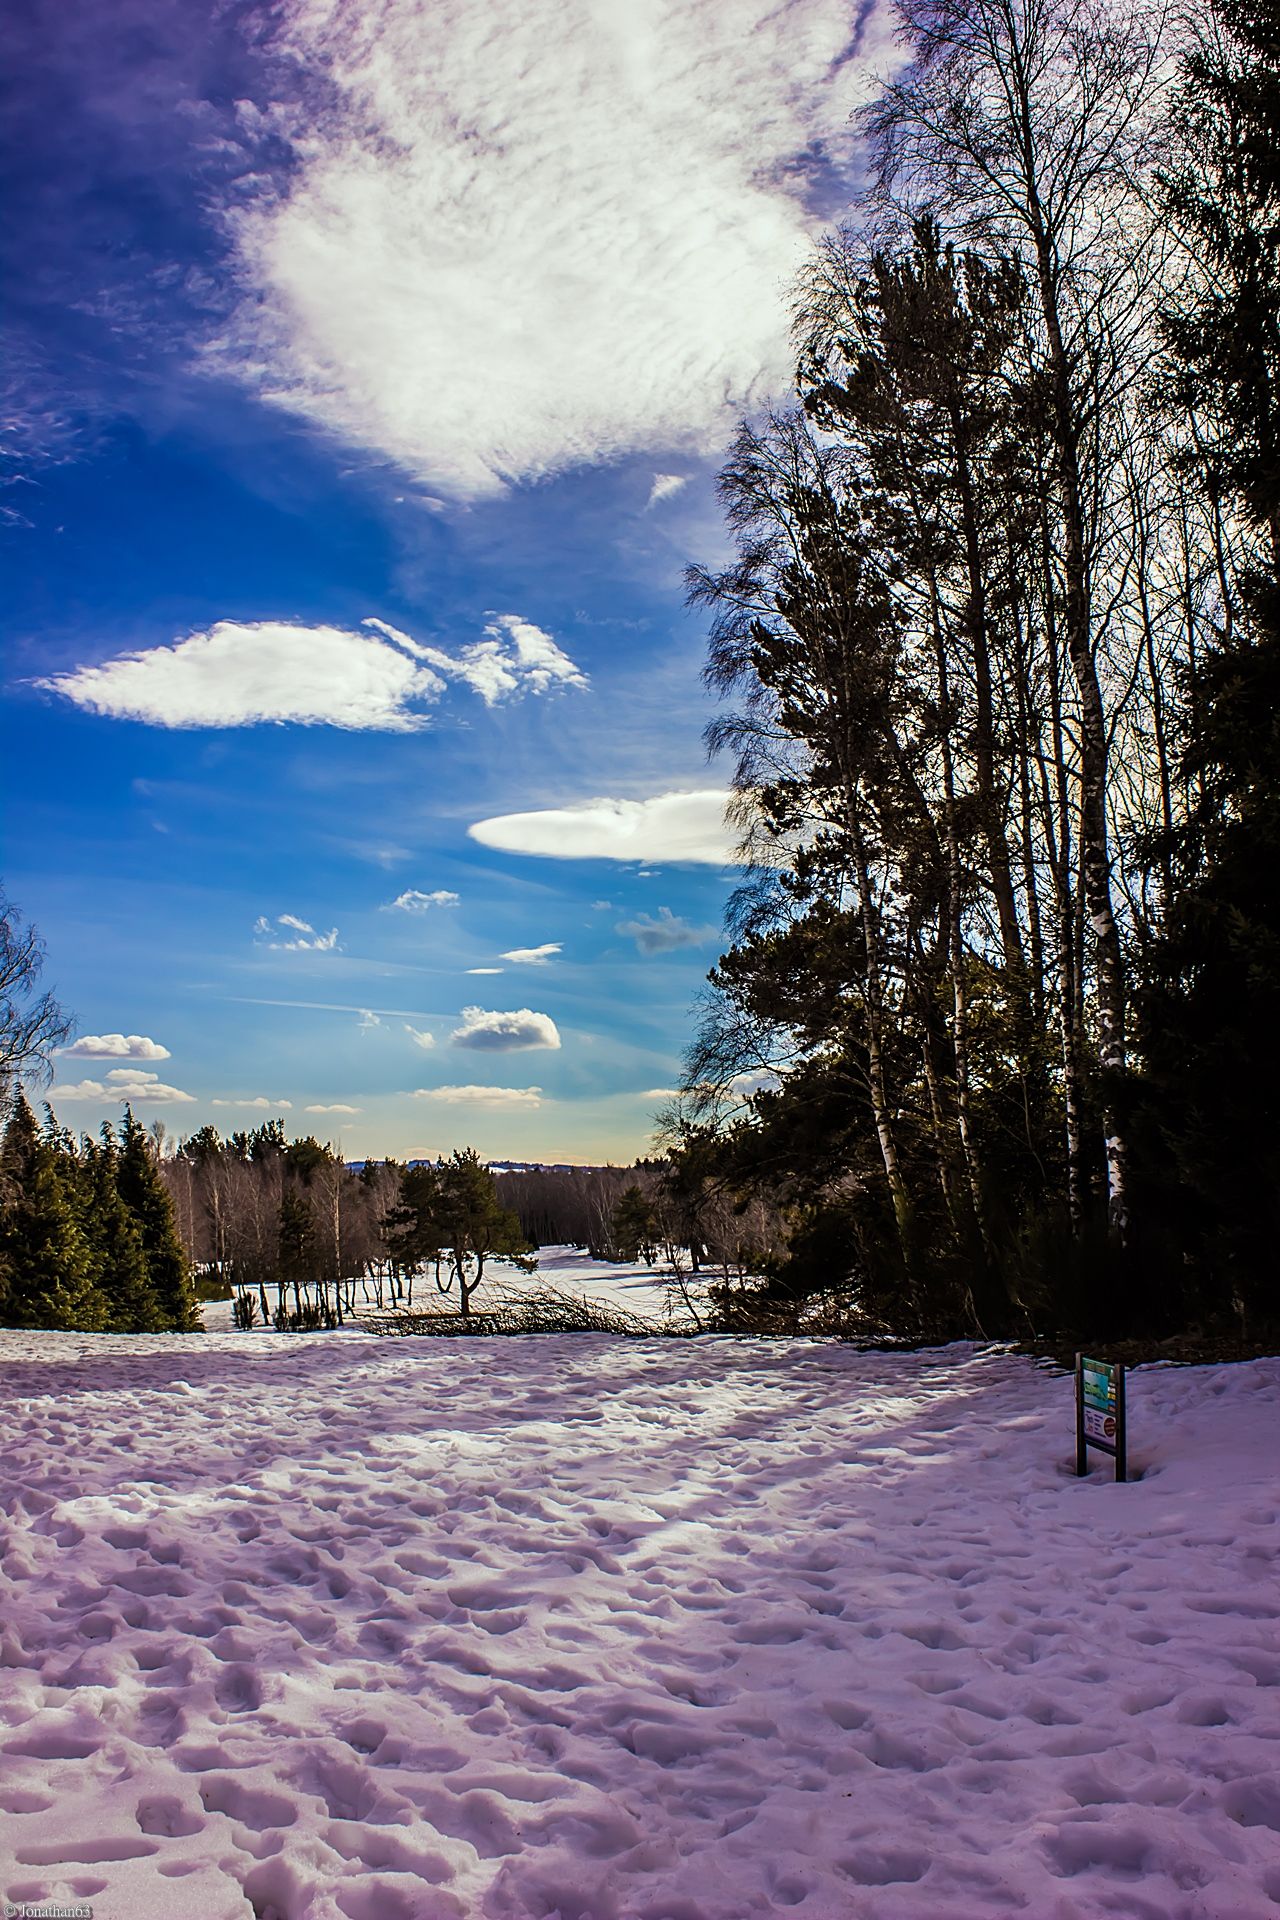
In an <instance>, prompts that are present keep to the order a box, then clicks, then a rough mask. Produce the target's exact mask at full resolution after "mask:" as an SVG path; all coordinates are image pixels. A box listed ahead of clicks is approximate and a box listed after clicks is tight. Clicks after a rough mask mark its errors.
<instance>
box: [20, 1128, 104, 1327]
mask: <svg viewBox="0 0 1280 1920" xmlns="http://www.w3.org/2000/svg"><path fill="white" fill-rule="evenodd" d="M61 1158H62V1156H61V1155H60V1154H59V1153H58V1151H57V1149H56V1148H55V1147H54V1146H53V1144H52V1143H51V1142H50V1141H49V1140H48V1139H46V1138H44V1137H42V1136H41V1133H40V1130H39V1128H38V1127H37V1126H36V1121H35V1116H34V1114H33V1113H32V1111H31V1108H30V1107H29V1106H28V1104H27V1102H26V1099H25V1098H24V1096H23V1094H22V1093H21V1092H19V1093H18V1095H17V1098H16V1099H15V1101H14V1103H13V1108H12V1112H11V1114H10V1118H9V1122H8V1125H7V1127H6V1128H5V1134H4V1141H3V1144H2V1145H0V1192H2V1194H3V1200H2V1204H0V1320H2V1321H3V1324H4V1325H6V1326H10V1327H50V1328H60V1329H65V1330H74V1331H79V1332H85V1333H97V1332H100V1331H101V1330H102V1328H103V1327H104V1326H105V1324H106V1318H107V1313H106V1302H105V1301H104V1299H103V1297H102V1294H101V1293H100V1292H99V1290H98V1287H97V1285H96V1280H95V1274H94V1263H93V1258H92V1254H91V1251H90V1248H89V1245H88V1243H87V1241H86V1239H85V1235H84V1232H83V1230H82V1227H81V1223H80V1220H79V1218H78V1214H79V1208H78V1206H77V1204H76V1200H77V1196H76V1194H75V1190H74V1183H73V1181H72V1180H71V1179H69V1178H68V1177H67V1171H66V1169H64V1168H63V1166H62V1165H60V1160H61Z"/></svg>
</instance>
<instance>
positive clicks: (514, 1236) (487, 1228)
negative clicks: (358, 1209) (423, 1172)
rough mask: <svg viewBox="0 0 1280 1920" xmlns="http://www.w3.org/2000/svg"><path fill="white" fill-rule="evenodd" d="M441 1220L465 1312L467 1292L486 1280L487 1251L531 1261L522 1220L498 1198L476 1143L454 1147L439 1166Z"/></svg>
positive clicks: (468, 1308) (525, 1262) (468, 1305)
mask: <svg viewBox="0 0 1280 1920" xmlns="http://www.w3.org/2000/svg"><path fill="white" fill-rule="evenodd" d="M437 1178H438V1182H439V1195H440V1201H439V1206H440V1212H439V1220H440V1224H441V1227H442V1228H443V1232H444V1235H445V1237H446V1239H447V1241H448V1244H449V1247H450V1249H451V1254H452V1266H453V1278H454V1279H456V1280H457V1283H458V1300H459V1305H460V1307H461V1310H462V1312H463V1313H464V1314H469V1313H470V1312H471V1296H472V1295H473V1294H474V1293H475V1291H476V1289H477V1287H479V1285H480V1282H481V1281H482V1280H483V1279H484V1267H485V1261H486V1260H487V1259H488V1258H489V1256H490V1255H491V1254H497V1255H499V1256H504V1257H506V1258H507V1259H511V1260H514V1261H515V1263H516V1264H517V1265H519V1266H524V1267H525V1268H526V1269H527V1268H529V1267H531V1266H533V1265H534V1264H535V1262H533V1261H532V1260H531V1259H530V1258H529V1257H528V1256H529V1253H530V1248H529V1245H528V1242H527V1241H526V1240H525V1237H524V1235H523V1233H522V1232H521V1230H520V1222H519V1219H518V1218H517V1217H516V1215H515V1214H514V1213H513V1212H512V1211H511V1210H510V1208H508V1207H504V1206H503V1205H502V1203H501V1202H500V1200H499V1199H498V1189H497V1187H496V1185H495V1183H494V1178H493V1175H492V1174H491V1173H490V1171H489V1169H488V1167H486V1166H484V1165H483V1163H482V1162H481V1160H480V1157H479V1155H478V1154H477V1153H476V1152H475V1150H474V1148H472V1147H466V1148H461V1149H458V1150H456V1151H455V1152H454V1153H453V1154H452V1156H451V1157H450V1159H449V1160H448V1161H446V1162H445V1163H444V1164H442V1165H441V1167H440V1168H439V1170H438V1174H437Z"/></svg>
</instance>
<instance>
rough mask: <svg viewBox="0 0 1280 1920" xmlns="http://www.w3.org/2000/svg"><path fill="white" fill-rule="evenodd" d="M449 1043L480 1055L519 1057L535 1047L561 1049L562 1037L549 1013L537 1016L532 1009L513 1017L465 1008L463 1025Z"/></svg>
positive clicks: (526, 1008) (479, 1008)
mask: <svg viewBox="0 0 1280 1920" xmlns="http://www.w3.org/2000/svg"><path fill="white" fill-rule="evenodd" d="M449 1041H450V1044H451V1045H452V1046H455V1047H471V1048H473V1049H474V1050H475V1052H477V1053H517V1052H522V1051H525V1050H528V1049H530V1048H533V1047H551V1048H558V1047H559V1045H560V1034H559V1031H558V1029H557V1027H556V1023H555V1021H554V1020H553V1019H552V1018H551V1015H550V1014H549V1013H534V1012H533V1010H532V1008H530V1007H519V1008H517V1009H516V1011H515V1012H514V1013H489V1012H487V1011H486V1010H485V1009H484V1008H483V1007H464V1008H463V1009H462V1025H461V1026H460V1027H455V1028H454V1030H453V1032H452V1033H451V1034H450V1035H449Z"/></svg>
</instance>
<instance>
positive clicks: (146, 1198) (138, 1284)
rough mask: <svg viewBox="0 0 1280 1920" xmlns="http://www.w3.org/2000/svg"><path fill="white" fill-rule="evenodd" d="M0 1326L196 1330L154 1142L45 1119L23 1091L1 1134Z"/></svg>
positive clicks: (130, 1130) (130, 1125)
mask: <svg viewBox="0 0 1280 1920" xmlns="http://www.w3.org/2000/svg"><path fill="white" fill-rule="evenodd" d="M0 1326H5V1327H57V1328H73V1329H78V1330H80V1331H83V1332H88V1333H197V1332H199V1331H200V1330H201V1324H200V1314H199V1309H198V1307H197V1305H196V1296H195V1293H194V1290H193V1288H192V1283H191V1272H190V1267H189V1264H188V1260H187V1256H186V1253H185V1251H184V1249H183V1246H182V1243H181V1240H180V1239H179V1237H178V1233H177V1230H176V1223H175V1220H174V1213H173V1207H172V1205H171V1203H170V1200H169V1195H168V1193H167V1192H166V1191H165V1187H164V1183H163V1181H162V1179H161V1177H160V1170H159V1163H158V1159H157V1155H156V1151H155V1144H154V1142H153V1141H152V1140H151V1138H150V1137H149V1136H148V1135H147V1133H146V1131H145V1130H144V1128H143V1127H141V1126H140V1125H139V1123H138V1122H137V1121H136V1120H135V1119H134V1117H133V1115H132V1113H131V1112H129V1111H128V1110H126V1112H125V1116H124V1122H123V1125H122V1126H121V1128H120V1130H119V1132H118V1133H117V1132H115V1131H114V1130H113V1129H112V1128H111V1127H109V1126H104V1127H103V1129H102V1132H101V1134H100V1135H99V1137H98V1138H97V1139H96V1140H93V1139H90V1138H89V1137H88V1136H87V1135H85V1136H82V1137H81V1138H80V1139H79V1140H76V1139H75V1138H74V1137H73V1136H72V1135H71V1134H70V1133H68V1132H66V1131H65V1130H63V1129H61V1128H59V1127H58V1126H57V1124H56V1122H55V1121H54V1118H53V1116H52V1114H50V1115H49V1118H48V1122H47V1124H46V1125H45V1126H44V1127H43V1128H42V1127H40V1126H39V1125H37V1122H36V1119H35V1115H34V1114H33V1113H32V1111H31V1108H30V1106H29V1105H28V1104H27V1101H26V1100H25V1098H24V1097H23V1095H22V1093H21V1092H20V1091H19V1092H18V1093H17V1094H16V1095H15V1097H14V1099H13V1102H12V1105H11V1107H10V1113H9V1119H8V1122H7V1124H6V1126H5V1130H4V1136H3V1140H2V1141H0Z"/></svg>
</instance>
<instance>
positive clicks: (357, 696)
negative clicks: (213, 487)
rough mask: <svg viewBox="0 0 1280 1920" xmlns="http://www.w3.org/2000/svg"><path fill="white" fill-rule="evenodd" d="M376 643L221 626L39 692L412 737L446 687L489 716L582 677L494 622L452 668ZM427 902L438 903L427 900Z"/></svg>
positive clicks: (72, 675) (127, 714)
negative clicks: (457, 686)
mask: <svg viewBox="0 0 1280 1920" xmlns="http://www.w3.org/2000/svg"><path fill="white" fill-rule="evenodd" d="M362 625H363V627H365V628H367V629H370V630H371V631H366V632H360V633H352V632H349V631H348V630H346V629H345V628H342V627H324V626H319V627H307V626H300V625H296V624H293V623H291V622H289V621H285V620H255V621H243V622H242V621H236V620H219V621H218V622H217V623H216V624H215V625H214V626H212V627H210V628H209V630H208V632H198V633H191V634H188V635H187V636H186V638H185V639H181V640H175V641H174V642H173V644H172V645H171V646H164V647H147V648H143V649H141V650H140V651H138V652H136V653H126V654H122V655H120V657H119V658H118V659H115V660H106V661H103V662H102V664H101V665H100V666H96V667H76V668H75V669H73V670H72V671H71V672H69V673H58V674H54V675H53V676H52V677H51V678H49V679H47V680H37V681H36V683H35V684H36V685H37V686H38V687H44V688H46V689H47V690H48V691H50V692H53V693H60V694H62V695H64V696H65V697H66V698H67V699H68V700H72V701H74V702H75V704H76V705H77V706H79V707H84V708H87V710H88V711H89V712H90V713H100V714H105V715H107V716H108V717H110V718H112V719H117V720H142V721H145V722H147V724H148V725H150V726H156V727H249V726H257V725H261V724H264V723H266V722H275V723H277V724H284V723H285V722H291V723H293V724H294V725H297V726H329V727H342V728H344V729H346V730H347V731H348V732H377V733H414V732H417V731H419V730H420V729H421V728H423V727H425V726H427V725H428V724H429V722H428V716H427V715H426V714H425V713H423V712H421V711H420V709H421V708H422V707H423V706H429V705H434V704H435V702H436V701H438V700H439V698H440V695H441V694H442V693H443V692H444V691H445V687H446V683H447V681H448V680H459V681H462V682H463V683H465V684H466V685H468V686H470V687H471V688H472V689H473V690H474V691H475V692H476V693H478V694H479V695H480V697H481V699H482V700H483V701H484V702H485V704H486V705H487V706H492V705H493V704H494V703H495V702H496V701H498V700H504V699H508V698H511V697H514V696H517V695H520V696H523V695H525V694H543V693H547V692H549V691H550V690H551V688H552V687H553V686H570V687H585V686H586V685H587V679H586V675H585V674H583V673H582V672H580V670H579V669H578V668H577V667H576V666H575V665H574V663H573V661H572V660H571V659H570V658H569V656H568V654H567V653H564V652H562V650H561V649H560V648H559V647H558V646H557V645H556V643H555V641H554V640H553V639H552V638H551V636H550V634H546V633H543V631H542V629H541V628H540V627H535V626H533V625H532V624H531V623H530V622H529V621H527V620H522V619H521V618H520V617H519V615H518V614H501V615H499V616H498V617H497V618H496V620H495V621H494V622H492V623H491V624H490V625H489V626H487V627H486V628H485V629H484V632H485V638H484V639H483V640H477V641H475V642H474V643H473V644H472V645H471V646H469V647H464V648H463V649H462V652H461V653H460V654H458V655H457V656H456V657H455V656H454V655H452V654H449V653H446V652H444V651H443V649H441V648H439V647H424V646H421V645H420V644H419V643H418V642H417V641H416V640H412V639H410V637H409V635H408V634H406V633H401V632H399V631H398V629H397V628H395V627H389V626H388V625H387V624H386V622H385V621H383V620H365V621H363V622H362ZM428 897H429V898H434V897H435V896H428Z"/></svg>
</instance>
